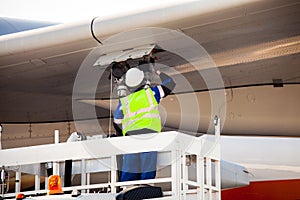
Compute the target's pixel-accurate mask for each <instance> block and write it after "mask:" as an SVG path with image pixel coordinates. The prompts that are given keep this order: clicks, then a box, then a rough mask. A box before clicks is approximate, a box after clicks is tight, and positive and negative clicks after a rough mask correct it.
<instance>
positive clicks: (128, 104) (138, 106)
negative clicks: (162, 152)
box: [121, 88, 161, 135]
mask: <svg viewBox="0 0 300 200" xmlns="http://www.w3.org/2000/svg"><path fill="white" fill-rule="evenodd" d="M121 104H122V110H123V114H124V119H123V120H122V129H123V135H125V134H126V133H127V132H128V131H134V130H139V129H143V128H147V129H151V130H154V131H156V132H160V131H161V121H160V115H159V111H158V103H157V101H156V99H155V97H154V94H153V91H152V90H151V89H150V88H147V89H146V90H144V89H143V90H140V91H138V92H135V93H132V94H130V95H129V96H127V97H124V98H121Z"/></svg>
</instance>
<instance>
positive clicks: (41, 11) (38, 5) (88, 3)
mask: <svg viewBox="0 0 300 200" xmlns="http://www.w3.org/2000/svg"><path fill="white" fill-rule="evenodd" d="M176 2H180V1H179V0H78V1H77V0H76V1H75V0H0V17H12V18H21V19H30V20H38V21H49V22H60V23H64V22H73V21H79V20H84V19H92V18H94V17H97V16H99V17H104V16H110V15H116V14H122V13H124V12H128V11H142V10H144V9H147V8H149V7H153V6H154V7H158V6H164V5H167V4H170V3H172V4H174V3H176ZM181 2H182V1H181Z"/></svg>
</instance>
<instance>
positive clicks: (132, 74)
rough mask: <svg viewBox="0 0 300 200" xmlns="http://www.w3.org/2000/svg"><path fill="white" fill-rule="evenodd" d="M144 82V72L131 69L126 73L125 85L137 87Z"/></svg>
mask: <svg viewBox="0 0 300 200" xmlns="http://www.w3.org/2000/svg"><path fill="white" fill-rule="evenodd" d="M143 80H144V72H143V71H141V70H139V69H137V68H131V69H129V70H128V71H127V72H126V77H125V83H126V85H127V86H128V87H137V86H139V85H140V84H141V83H142V81H143Z"/></svg>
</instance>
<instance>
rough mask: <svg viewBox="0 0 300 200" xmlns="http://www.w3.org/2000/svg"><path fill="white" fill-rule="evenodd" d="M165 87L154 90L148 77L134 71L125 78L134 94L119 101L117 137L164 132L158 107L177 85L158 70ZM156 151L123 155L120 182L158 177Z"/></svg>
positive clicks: (129, 72)
mask: <svg viewBox="0 0 300 200" xmlns="http://www.w3.org/2000/svg"><path fill="white" fill-rule="evenodd" d="M156 73H157V74H158V75H159V77H160V79H161V81H162V84H161V85H157V86H154V87H151V86H150V85H149V81H148V80H146V78H145V74H144V72H143V71H141V70H140V69H138V68H131V69H129V70H128V71H127V73H126V75H125V84H126V86H127V87H128V88H129V90H130V91H131V93H130V94H129V95H128V96H126V97H122V98H120V102H119V105H118V106H117V109H116V111H115V113H114V122H113V125H114V127H115V129H116V132H117V135H123V136H130V135H137V134H145V133H154V132H161V120H160V116H159V111H158V104H159V103H160V101H161V99H162V98H164V97H166V96H167V95H169V94H170V93H171V92H172V90H173V89H174V87H175V82H174V81H173V79H172V78H171V77H169V76H168V75H167V74H165V73H163V72H160V71H159V70H157V71H156ZM156 163H157V152H142V153H135V154H125V155H123V163H122V172H121V174H120V178H119V180H120V181H131V180H145V179H153V178H155V176H156Z"/></svg>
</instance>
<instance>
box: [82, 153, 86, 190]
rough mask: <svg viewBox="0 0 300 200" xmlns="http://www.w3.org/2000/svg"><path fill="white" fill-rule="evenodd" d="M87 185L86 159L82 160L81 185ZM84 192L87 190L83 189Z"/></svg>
mask: <svg viewBox="0 0 300 200" xmlns="http://www.w3.org/2000/svg"><path fill="white" fill-rule="evenodd" d="M84 185H86V164H85V159H82V160H81V186H84ZM81 192H82V193H85V190H82V191H81Z"/></svg>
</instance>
